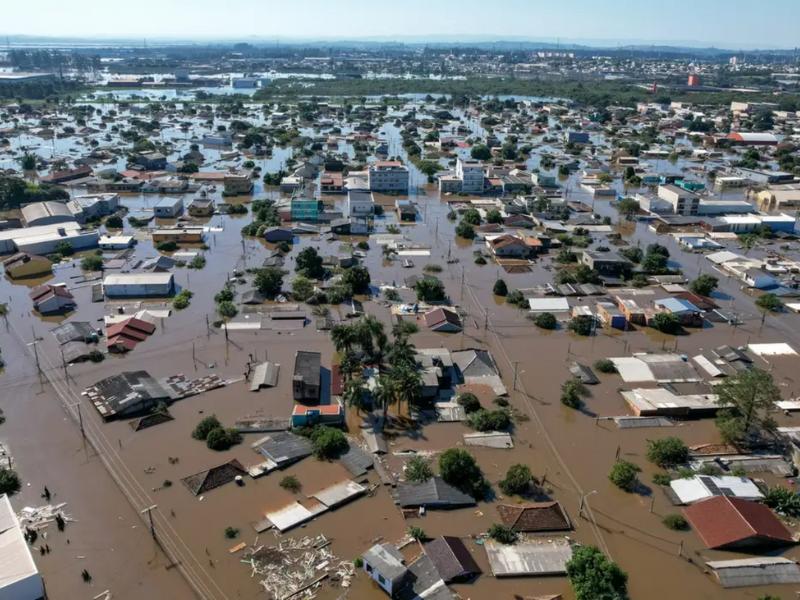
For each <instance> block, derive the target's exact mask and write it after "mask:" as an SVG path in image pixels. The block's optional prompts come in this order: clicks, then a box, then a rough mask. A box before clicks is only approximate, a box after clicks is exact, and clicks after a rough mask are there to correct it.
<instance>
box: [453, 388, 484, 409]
mask: <svg viewBox="0 0 800 600" xmlns="http://www.w3.org/2000/svg"><path fill="white" fill-rule="evenodd" d="M456 402H458V403H459V404H460V405H461V406H463V407H464V412H465V413H467V414H470V413H474V412H477V411H479V410H481V401H480V400H478V397H477V396H476V395H475V394H472V393H470V392H465V393H463V394H460V395H459V396H458V399H457V400H456Z"/></svg>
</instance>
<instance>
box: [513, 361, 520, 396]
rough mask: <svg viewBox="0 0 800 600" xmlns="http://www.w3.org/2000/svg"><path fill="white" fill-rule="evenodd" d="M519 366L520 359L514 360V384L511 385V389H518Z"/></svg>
mask: <svg viewBox="0 0 800 600" xmlns="http://www.w3.org/2000/svg"><path fill="white" fill-rule="evenodd" d="M518 367H519V361H518V360H515V361H514V385H513V386H511V389H513V390H514V391H515V392H516V391H517V369H518Z"/></svg>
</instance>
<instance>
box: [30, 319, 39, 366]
mask: <svg viewBox="0 0 800 600" xmlns="http://www.w3.org/2000/svg"><path fill="white" fill-rule="evenodd" d="M31 335H32V336H33V337H32V339H33V341H32V342H31V345H32V346H33V356H34V358H35V359H36V369H37V370H38V371H39V373H41V372H42V366H41V365H40V364H39V350H38V349H37V348H36V344H37V339H36V330H35V329H34V328H33V325H31Z"/></svg>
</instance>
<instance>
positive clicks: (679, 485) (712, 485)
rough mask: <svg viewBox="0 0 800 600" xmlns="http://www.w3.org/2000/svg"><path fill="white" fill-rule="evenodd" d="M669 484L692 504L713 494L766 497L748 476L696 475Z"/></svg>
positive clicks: (751, 497)
mask: <svg viewBox="0 0 800 600" xmlns="http://www.w3.org/2000/svg"><path fill="white" fill-rule="evenodd" d="M669 486H670V487H671V488H672V491H673V492H675V495H676V496H678V499H679V500H680V501H681V503H683V504H692V503H694V502H697V501H699V500H704V499H705V498H711V497H712V496H731V497H734V498H742V499H744V500H761V499H762V498H763V497H764V494H762V493H761V492H760V491H759V489H758V486H756V484H755V483H753V482H752V481H751V480H750V479H748V478H747V477H732V476H729V475H724V476H720V477H711V476H707V475H695V476H694V477H691V478H688V479H674V480H673V481H670V483H669Z"/></svg>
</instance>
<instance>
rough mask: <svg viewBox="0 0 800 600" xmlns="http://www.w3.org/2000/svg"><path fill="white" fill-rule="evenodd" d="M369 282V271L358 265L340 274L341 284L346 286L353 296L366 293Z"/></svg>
mask: <svg viewBox="0 0 800 600" xmlns="http://www.w3.org/2000/svg"><path fill="white" fill-rule="evenodd" d="M370 282H371V279H370V276H369V269H367V268H366V267H362V266H360V265H355V266H353V267H350V268H349V269H347V270H346V271H345V272H344V273H343V274H342V283H344V284H345V285H346V286H348V287H349V288H350V289H351V290H352V293H354V294H366V293H368V292H369V284H370Z"/></svg>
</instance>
